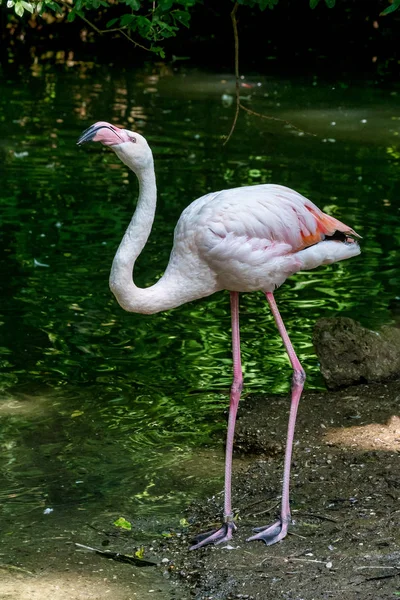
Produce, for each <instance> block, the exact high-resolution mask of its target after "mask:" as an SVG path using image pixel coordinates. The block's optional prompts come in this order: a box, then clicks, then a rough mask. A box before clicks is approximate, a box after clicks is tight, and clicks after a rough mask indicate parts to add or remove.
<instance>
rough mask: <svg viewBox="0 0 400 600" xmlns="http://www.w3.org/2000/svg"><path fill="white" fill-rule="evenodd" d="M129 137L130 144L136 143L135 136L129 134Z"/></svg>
mask: <svg viewBox="0 0 400 600" xmlns="http://www.w3.org/2000/svg"><path fill="white" fill-rule="evenodd" d="M129 139H130V140H131V142H132V144H136V138H135V137H133V136H131V137H130V138H129Z"/></svg>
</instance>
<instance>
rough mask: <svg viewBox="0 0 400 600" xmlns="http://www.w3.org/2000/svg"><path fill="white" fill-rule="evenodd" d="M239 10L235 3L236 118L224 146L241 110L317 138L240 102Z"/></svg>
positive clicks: (232, 13)
mask: <svg viewBox="0 0 400 600" xmlns="http://www.w3.org/2000/svg"><path fill="white" fill-rule="evenodd" d="M238 8H239V4H238V3H237V2H235V6H234V7H233V9H232V12H231V20H232V29H233V37H234V40H235V95H236V109H235V116H234V117H233V122H232V127H231V130H230V132H229V134H228V136H227V138H226V140H225V141H224V143H223V146H225V145H226V144H227V143H228V142H229V140H230V139H231V137H232V134H233V132H234V131H235V127H236V123H237V120H238V117H239V113H240V109H242V110H244V111H245V112H247V113H248V114H249V115H254V116H255V117H259V118H261V119H268V120H270V121H280V122H281V123H285V124H286V125H289V126H290V127H292V128H293V129H295V130H296V131H300V132H301V133H304V134H305V135H313V136H315V135H316V134H315V133H309V132H307V131H304V130H303V129H300V127H296V125H293V123H291V122H290V121H287V120H286V119H282V118H280V117H271V116H269V115H262V114H261V113H259V112H256V111H255V110H252V109H251V108H247V106H244V105H243V104H242V103H241V102H240V78H239V35H238V28H237V20H236V13H237V10H238Z"/></svg>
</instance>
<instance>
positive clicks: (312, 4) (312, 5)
mask: <svg viewBox="0 0 400 600" xmlns="http://www.w3.org/2000/svg"><path fill="white" fill-rule="evenodd" d="M318 4H319V0H310V8H316V7H317V6H318Z"/></svg>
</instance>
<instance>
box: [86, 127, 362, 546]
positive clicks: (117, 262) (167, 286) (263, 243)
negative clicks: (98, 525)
mask: <svg viewBox="0 0 400 600" xmlns="http://www.w3.org/2000/svg"><path fill="white" fill-rule="evenodd" d="M89 141H94V142H101V143H102V144H104V145H105V146H109V147H110V148H111V149H112V150H114V152H115V153H116V155H117V156H118V158H119V159H120V160H121V161H122V162H123V163H124V164H125V165H126V166H127V167H129V168H130V169H131V170H132V171H133V172H134V173H135V174H136V176H137V178H138V180H139V198H138V201H137V206H136V210H135V212H134V214H133V217H132V219H131V221H130V224H129V225H128V228H127V230H126V232H125V235H124V236H123V238H122V241H121V243H120V245H119V248H118V250H117V252H116V254H115V257H114V260H113V263H112V268H111V274H110V288H111V291H112V292H113V294H114V295H115V297H116V299H117V301H118V302H119V304H120V305H121V307H122V308H123V309H125V310H126V311H130V312H137V313H142V314H145V315H150V314H154V313H157V312H160V311H165V310H169V309H171V308H175V307H177V306H180V305H181V304H184V303H186V302H191V301H193V300H197V299H199V298H204V297H206V296H210V295H211V294H214V293H215V292H218V291H220V290H224V289H226V290H229V292H230V305H231V319H232V353H233V383H232V387H231V392H230V406H229V418H228V429H227V439H226V451H225V485H224V514H223V520H222V524H221V527H220V528H219V529H218V530H216V531H209V532H207V533H203V534H200V535H199V536H197V538H196V539H195V543H194V545H193V546H192V547H191V549H193V550H194V549H197V548H201V547H202V546H205V545H206V544H221V543H223V542H227V541H229V540H230V539H231V538H232V535H233V533H234V532H235V530H236V525H235V523H234V515H233V512H232V503H231V475H232V450H233V439H234V429H235V421H236V413H237V408H238V404H239V399H240V393H241V391H242V387H243V375H242V368H241V358H240V335H239V292H255V291H262V292H263V293H264V294H265V297H266V299H267V301H268V304H269V306H270V309H271V312H272V315H273V317H274V319H275V322H276V325H277V328H278V331H279V333H280V335H281V337H282V341H283V344H284V346H285V348H286V351H287V354H288V357H289V360H290V363H291V365H292V369H293V378H292V387H291V405H290V413H289V422H288V431H287V441H286V450H285V459H284V470H283V486H282V500H281V511H280V517H279V518H278V520H277V521H275V522H274V523H273V524H272V525H267V526H265V527H258V528H256V529H255V530H254V532H255V534H254V535H253V536H251V537H250V538H248V541H253V540H262V541H264V542H265V543H266V544H267V545H271V544H274V543H276V542H278V541H280V540H282V539H283V538H284V537H285V536H286V535H287V531H288V525H289V523H290V504H289V478H290V465H291V457H292V448H293V437H294V428H295V422H296V414H297V408H298V404H299V401H300V396H301V393H302V390H303V386H304V381H305V377H306V376H305V372H304V369H303V367H302V366H301V364H300V361H299V359H298V358H297V356H296V353H295V351H294V348H293V345H292V343H291V341H290V339H289V336H288V333H287V331H286V328H285V325H284V323H283V320H282V318H281V316H280V313H279V311H278V307H277V305H276V302H275V298H274V291H275V289H276V288H278V287H279V286H280V285H282V284H283V282H284V281H285V280H286V278H287V277H289V276H290V275H293V274H294V273H297V272H298V271H300V270H305V269H314V268H315V267H319V266H320V265H323V264H330V263H333V262H336V261H339V260H344V259H347V258H351V257H353V256H357V255H358V254H359V253H360V247H359V244H358V242H357V240H356V238H359V237H360V236H359V235H358V234H357V233H356V232H355V231H353V229H351V228H350V227H348V226H347V225H345V224H344V223H341V222H340V221H338V220H337V219H335V218H334V217H332V216H330V215H327V214H325V213H324V212H322V211H321V210H320V209H319V208H318V207H317V206H316V205H315V204H313V203H312V202H311V201H310V200H308V199H307V198H305V197H304V196H301V195H300V194H299V193H298V192H296V191H294V190H292V189H290V188H287V187H284V186H281V185H273V184H265V185H253V186H245V187H239V188H234V189H229V190H222V191H218V192H211V193H209V194H206V195H205V196H202V197H201V198H198V199H197V200H195V201H194V202H192V203H191V204H190V205H189V206H188V207H187V208H185V210H184V211H183V212H182V214H181V216H180V218H179V221H178V223H177V225H176V228H175V233H174V244H173V248H172V251H171V255H170V258H169V262H168V265H167V268H166V270H165V272H164V275H163V276H162V277H161V279H159V280H158V281H157V283H155V284H154V285H152V286H150V287H147V288H139V287H137V286H136V285H135V283H134V281H133V269H134V265H135V262H136V259H137V258H138V256H139V255H140V253H141V251H142V250H143V248H144V246H145V244H146V242H147V239H148V237H149V235H150V231H151V228H152V225H153V220H154V214H155V210H156V201H157V189H156V177H155V170H154V162H153V155H152V152H151V149H150V147H149V145H148V143H147V141H146V139H145V138H144V137H143V136H142V135H140V134H139V133H136V132H134V131H129V130H127V129H121V128H119V127H116V126H114V125H111V124H110V123H107V122H104V121H99V122H97V123H95V124H94V125H92V126H91V127H89V128H88V129H86V131H84V132H83V133H82V135H81V137H80V138H79V140H78V144H79V145H80V144H83V143H85V142H89Z"/></svg>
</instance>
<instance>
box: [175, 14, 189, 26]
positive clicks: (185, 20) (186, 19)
mask: <svg viewBox="0 0 400 600" xmlns="http://www.w3.org/2000/svg"><path fill="white" fill-rule="evenodd" d="M172 14H173V17H174V19H176V20H177V21H179V22H180V23H182V25H184V26H185V27H189V23H190V14H189V13H188V12H187V11H186V10H176V11H174V12H173V13H172Z"/></svg>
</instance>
